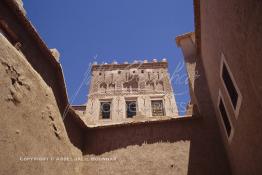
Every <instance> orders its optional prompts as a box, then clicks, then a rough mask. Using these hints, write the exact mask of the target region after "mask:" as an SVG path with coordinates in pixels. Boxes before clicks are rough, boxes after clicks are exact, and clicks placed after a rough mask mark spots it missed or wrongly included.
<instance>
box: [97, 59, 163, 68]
mask: <svg viewBox="0 0 262 175" xmlns="http://www.w3.org/2000/svg"><path fill="white" fill-rule="evenodd" d="M132 68H137V69H159V68H164V69H166V68H168V62H167V59H166V58H163V59H162V60H161V61H157V59H153V60H152V62H149V61H148V60H144V61H137V60H134V62H133V63H128V62H124V63H120V64H119V63H118V62H116V61H113V62H112V63H111V64H108V63H103V64H98V63H97V62H94V63H93V65H92V71H111V70H124V69H132Z"/></svg>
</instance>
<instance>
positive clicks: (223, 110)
mask: <svg viewBox="0 0 262 175" xmlns="http://www.w3.org/2000/svg"><path fill="white" fill-rule="evenodd" d="M219 111H220V114H221V116H222V119H223V123H224V126H225V128H226V131H227V136H228V137H229V136H230V134H231V124H230V122H229V119H228V115H227V112H226V108H225V105H224V103H223V101H222V100H221V99H220V101H219Z"/></svg>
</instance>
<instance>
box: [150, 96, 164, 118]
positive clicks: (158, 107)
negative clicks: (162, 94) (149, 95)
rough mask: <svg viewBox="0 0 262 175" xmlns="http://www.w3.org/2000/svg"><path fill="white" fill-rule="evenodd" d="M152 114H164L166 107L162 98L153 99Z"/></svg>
mask: <svg viewBox="0 0 262 175" xmlns="http://www.w3.org/2000/svg"><path fill="white" fill-rule="evenodd" d="M151 106H152V116H164V107H163V102H162V100H152V101H151Z"/></svg>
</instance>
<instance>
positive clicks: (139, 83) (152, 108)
mask: <svg viewBox="0 0 262 175" xmlns="http://www.w3.org/2000/svg"><path fill="white" fill-rule="evenodd" d="M167 68H168V63H167V60H166V59H163V60H162V61H161V62H157V60H156V59H154V60H153V62H147V60H145V61H144V62H142V63H140V62H137V61H135V62H134V63H132V64H128V63H127V62H125V63H124V64H117V62H113V63H112V64H102V65H97V64H93V66H92V79H91V84H90V89H89V95H88V102H87V106H86V111H85V114H84V116H83V117H84V118H83V119H84V120H85V121H88V122H90V121H91V122H93V123H100V124H105V123H111V122H113V123H115V122H117V123H119V122H120V123H121V122H124V121H133V120H139V119H150V118H151V119H152V118H154V119H161V118H163V117H164V116H166V117H178V111H177V106H176V101H175V98H174V94H173V90H172V86H171V83H170V79H169V74H168V69H167Z"/></svg>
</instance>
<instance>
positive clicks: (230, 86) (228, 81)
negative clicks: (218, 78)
mask: <svg viewBox="0 0 262 175" xmlns="http://www.w3.org/2000/svg"><path fill="white" fill-rule="evenodd" d="M222 78H223V81H224V83H225V86H226V89H227V91H228V94H229V97H230V100H231V102H232V104H233V106H234V109H236V106H237V100H238V93H237V90H236V88H235V86H234V83H233V81H232V78H231V77H230V74H229V72H228V70H227V67H226V65H225V64H223V69H222Z"/></svg>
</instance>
